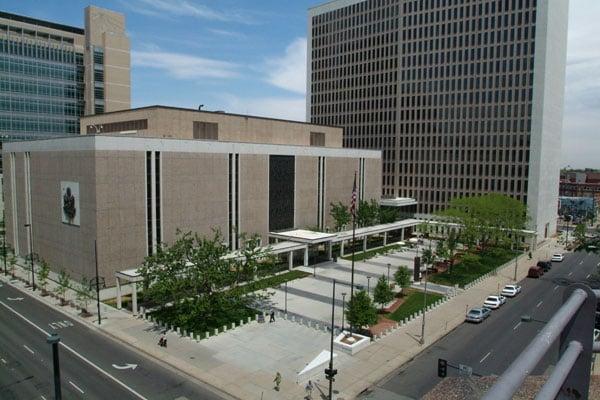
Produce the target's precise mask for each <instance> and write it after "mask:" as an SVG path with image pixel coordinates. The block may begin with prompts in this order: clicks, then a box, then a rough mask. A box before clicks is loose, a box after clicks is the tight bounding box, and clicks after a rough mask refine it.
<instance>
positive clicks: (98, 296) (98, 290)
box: [94, 240, 102, 325]
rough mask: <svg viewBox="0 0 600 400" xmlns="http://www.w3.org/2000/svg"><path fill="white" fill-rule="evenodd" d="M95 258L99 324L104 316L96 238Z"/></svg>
mask: <svg viewBox="0 0 600 400" xmlns="http://www.w3.org/2000/svg"><path fill="white" fill-rule="evenodd" d="M94 260H95V263H96V305H97V306H98V325H100V324H101V321H102V317H101V316H100V277H99V276H98V244H97V241H96V240H94Z"/></svg>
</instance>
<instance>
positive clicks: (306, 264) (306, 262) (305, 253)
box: [304, 244, 308, 267]
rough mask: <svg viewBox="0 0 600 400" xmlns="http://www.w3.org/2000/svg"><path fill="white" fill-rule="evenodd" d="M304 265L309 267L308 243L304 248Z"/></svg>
mask: <svg viewBox="0 0 600 400" xmlns="http://www.w3.org/2000/svg"><path fill="white" fill-rule="evenodd" d="M304 266H305V267H308V244H307V245H306V248H305V249H304Z"/></svg>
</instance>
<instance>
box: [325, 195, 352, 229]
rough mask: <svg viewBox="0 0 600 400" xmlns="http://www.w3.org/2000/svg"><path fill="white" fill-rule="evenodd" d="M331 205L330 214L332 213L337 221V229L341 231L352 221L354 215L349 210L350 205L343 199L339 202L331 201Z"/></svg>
mask: <svg viewBox="0 0 600 400" xmlns="http://www.w3.org/2000/svg"><path fill="white" fill-rule="evenodd" d="M330 207H331V209H330V211H329V215H331V218H333V221H334V222H335V230H336V231H337V232H339V231H341V230H342V229H343V228H344V226H346V225H348V224H349V223H350V220H351V218H352V216H351V215H350V211H348V206H346V205H345V204H344V203H342V202H341V201H340V202H338V203H337V204H334V203H331V204H330Z"/></svg>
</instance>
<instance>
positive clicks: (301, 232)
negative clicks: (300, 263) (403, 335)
mask: <svg viewBox="0 0 600 400" xmlns="http://www.w3.org/2000/svg"><path fill="white" fill-rule="evenodd" d="M269 236H270V237H272V238H275V239H283V240H289V241H292V242H296V243H306V244H318V243H324V242H331V241H332V240H333V239H334V238H335V237H336V234H335V233H324V232H315V231H309V230H306V229H294V230H292V231H285V232H270V233H269Z"/></svg>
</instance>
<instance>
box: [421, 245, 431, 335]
mask: <svg viewBox="0 0 600 400" xmlns="http://www.w3.org/2000/svg"><path fill="white" fill-rule="evenodd" d="M429 257H432V253H431V239H430V240H429V255H428V258H429ZM431 259H432V260H433V258H431ZM426 309H427V264H425V290H424V291H423V319H422V320H421V339H420V340H419V343H420V344H421V345H423V344H425V310H426Z"/></svg>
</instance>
